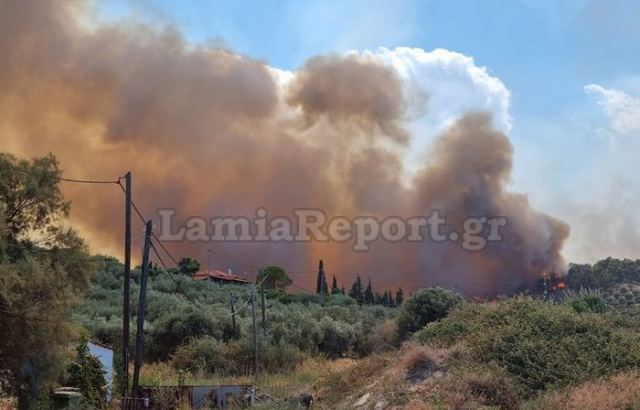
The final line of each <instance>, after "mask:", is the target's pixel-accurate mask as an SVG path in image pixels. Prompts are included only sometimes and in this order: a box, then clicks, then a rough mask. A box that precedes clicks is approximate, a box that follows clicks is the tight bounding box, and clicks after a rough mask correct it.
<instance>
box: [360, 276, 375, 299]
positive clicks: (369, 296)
mask: <svg viewBox="0 0 640 410" xmlns="http://www.w3.org/2000/svg"><path fill="white" fill-rule="evenodd" d="M363 298H364V303H366V304H367V305H373V304H374V303H375V301H376V298H375V295H374V294H373V291H372V290H371V278H369V280H368V281H367V288H366V289H365V291H364V295H363Z"/></svg>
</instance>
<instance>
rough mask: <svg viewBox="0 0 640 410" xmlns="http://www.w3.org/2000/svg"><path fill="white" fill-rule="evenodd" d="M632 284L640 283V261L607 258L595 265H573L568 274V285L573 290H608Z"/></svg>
mask: <svg viewBox="0 0 640 410" xmlns="http://www.w3.org/2000/svg"><path fill="white" fill-rule="evenodd" d="M630 282H640V259H637V260H635V261H634V260H631V259H615V258H606V259H603V260H601V261H599V262H597V263H595V264H593V265H589V264H584V265H578V264H572V265H571V266H570V267H569V271H568V272H567V283H568V285H569V286H570V287H572V288H573V289H581V288H587V289H607V288H609V287H611V286H612V285H614V284H617V283H630Z"/></svg>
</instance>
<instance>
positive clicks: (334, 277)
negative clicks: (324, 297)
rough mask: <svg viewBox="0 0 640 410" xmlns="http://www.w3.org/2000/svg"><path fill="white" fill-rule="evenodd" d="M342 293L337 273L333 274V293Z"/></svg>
mask: <svg viewBox="0 0 640 410" xmlns="http://www.w3.org/2000/svg"><path fill="white" fill-rule="evenodd" d="M337 293H340V288H339V287H338V281H337V280H336V275H333V283H332V284H331V294H332V295H335V294H337Z"/></svg>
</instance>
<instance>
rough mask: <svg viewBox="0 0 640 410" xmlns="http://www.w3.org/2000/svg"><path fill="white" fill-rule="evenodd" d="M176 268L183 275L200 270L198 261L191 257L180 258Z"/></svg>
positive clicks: (189, 274)
mask: <svg viewBox="0 0 640 410" xmlns="http://www.w3.org/2000/svg"><path fill="white" fill-rule="evenodd" d="M178 268H180V273H182V274H183V275H188V276H191V275H193V274H194V273H196V272H198V271H199V270H200V262H198V261H197V260H196V259H193V258H182V259H180V262H178Z"/></svg>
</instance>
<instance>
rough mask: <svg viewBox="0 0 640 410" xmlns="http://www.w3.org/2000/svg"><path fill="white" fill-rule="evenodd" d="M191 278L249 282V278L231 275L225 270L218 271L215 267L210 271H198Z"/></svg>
mask: <svg viewBox="0 0 640 410" xmlns="http://www.w3.org/2000/svg"><path fill="white" fill-rule="evenodd" d="M193 279H195V280H221V281H228V282H238V283H251V281H250V280H248V279H245V278H243V277H241V276H236V275H231V274H229V273H226V272H222V271H219V270H217V269H212V270H210V271H200V272H197V273H194V274H193Z"/></svg>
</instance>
